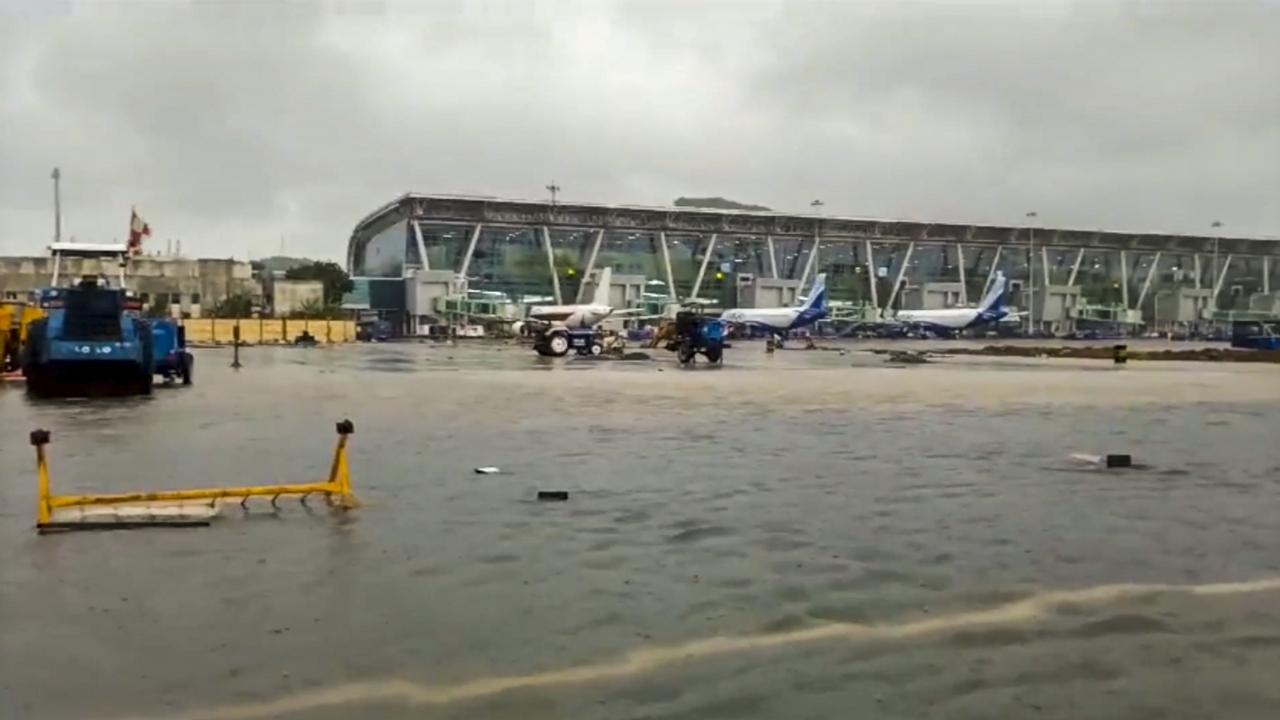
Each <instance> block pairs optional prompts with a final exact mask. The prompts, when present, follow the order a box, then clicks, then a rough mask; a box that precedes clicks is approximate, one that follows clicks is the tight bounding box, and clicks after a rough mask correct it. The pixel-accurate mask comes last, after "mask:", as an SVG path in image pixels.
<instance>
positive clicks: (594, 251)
mask: <svg viewBox="0 0 1280 720" xmlns="http://www.w3.org/2000/svg"><path fill="white" fill-rule="evenodd" d="M602 242H604V228H599V229H598V230H596V241H595V242H594V243H592V244H591V256H590V257H588V258H587V268H586V270H583V271H582V279H581V280H580V281H578V293H577V295H576V296H575V300H574V302H582V293H583V291H584V290H586V289H587V280H588V279H590V278H591V271H592V270H595V269H596V256H598V255H599V254H600V244H601V243H602Z"/></svg>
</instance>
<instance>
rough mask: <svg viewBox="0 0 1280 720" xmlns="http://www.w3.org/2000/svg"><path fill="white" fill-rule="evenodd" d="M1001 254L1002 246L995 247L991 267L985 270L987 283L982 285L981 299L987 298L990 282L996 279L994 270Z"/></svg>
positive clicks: (998, 263) (997, 265) (998, 264)
mask: <svg viewBox="0 0 1280 720" xmlns="http://www.w3.org/2000/svg"><path fill="white" fill-rule="evenodd" d="M1002 252H1004V246H1003V245H997V246H996V254H995V255H993V256H992V257H991V267H990V268H988V269H987V281H986V282H984V283H982V297H986V296H987V291H988V290H990V289H991V281H992V280H995V279H996V268H997V267H999V266H1000V253H1002Z"/></svg>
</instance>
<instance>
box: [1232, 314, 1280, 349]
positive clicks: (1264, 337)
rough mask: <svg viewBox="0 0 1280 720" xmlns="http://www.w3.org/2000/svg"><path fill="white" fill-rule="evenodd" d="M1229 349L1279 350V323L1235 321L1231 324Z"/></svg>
mask: <svg viewBox="0 0 1280 720" xmlns="http://www.w3.org/2000/svg"><path fill="white" fill-rule="evenodd" d="M1231 347H1233V348H1243V349H1245V350H1280V321H1263V320H1236V321H1235V322H1233V323H1231Z"/></svg>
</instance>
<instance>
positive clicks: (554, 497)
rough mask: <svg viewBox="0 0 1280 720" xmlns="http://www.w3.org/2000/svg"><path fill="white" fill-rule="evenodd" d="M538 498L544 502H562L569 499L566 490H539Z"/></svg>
mask: <svg viewBox="0 0 1280 720" xmlns="http://www.w3.org/2000/svg"><path fill="white" fill-rule="evenodd" d="M538 499H539V500H542V501H544V502H564V501H566V500H568V499H569V491H568V490H539V491H538Z"/></svg>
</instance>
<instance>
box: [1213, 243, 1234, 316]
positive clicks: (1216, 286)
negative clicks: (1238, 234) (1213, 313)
mask: <svg viewBox="0 0 1280 720" xmlns="http://www.w3.org/2000/svg"><path fill="white" fill-rule="evenodd" d="M1231 257H1232V256H1231V253H1227V259H1226V260H1224V261H1223V263H1222V271H1221V272H1219V273H1218V279H1217V280H1215V281H1214V283H1213V309H1214V310H1217V309H1218V295H1220V294H1222V283H1223V282H1225V281H1226V279H1227V269H1228V268H1230V267H1231Z"/></svg>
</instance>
